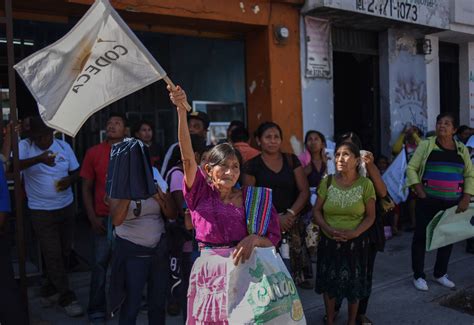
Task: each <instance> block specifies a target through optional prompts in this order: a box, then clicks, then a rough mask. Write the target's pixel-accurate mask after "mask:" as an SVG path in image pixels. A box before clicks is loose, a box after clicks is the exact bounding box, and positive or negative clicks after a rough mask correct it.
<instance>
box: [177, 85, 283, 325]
mask: <svg viewBox="0 0 474 325" xmlns="http://www.w3.org/2000/svg"><path fill="white" fill-rule="evenodd" d="M168 90H169V91H170V98H171V101H172V102H173V104H175V105H176V106H177V111H178V140H179V145H180V147H181V153H182V160H183V169H184V185H183V187H184V188H183V192H184V198H185V200H186V203H187V205H188V208H189V210H190V211H191V217H192V222H193V226H194V229H195V231H196V240H197V241H198V242H199V246H200V250H201V257H199V258H198V259H197V260H196V262H195V263H194V266H193V270H192V271H191V277H190V280H189V290H188V318H187V324H204V323H205V324H209V323H212V324H228V315H227V292H226V278H227V276H226V275H227V267H226V263H225V262H223V261H224V259H222V258H218V257H232V258H233V261H234V264H235V265H237V264H239V263H243V262H245V261H246V260H247V259H248V258H249V257H250V255H251V253H252V251H253V249H254V248H255V247H270V246H276V245H277V244H278V242H279V240H280V226H279V222H278V215H277V213H276V210H275V209H274V208H273V207H272V213H271V220H270V223H269V226H268V231H267V234H266V236H265V237H261V236H257V235H254V234H252V235H249V234H248V233H247V225H246V217H245V211H244V198H245V191H246V189H245V188H244V189H237V188H235V184H236V183H237V180H238V179H239V175H240V159H239V156H238V153H237V152H236V150H235V149H234V148H233V147H232V146H231V145H229V144H227V143H224V144H220V145H217V146H215V147H214V148H213V149H212V150H211V151H210V152H209V157H208V162H207V163H206V164H205V165H204V168H203V169H200V168H198V165H197V164H196V160H195V157H194V152H193V149H192V146H191V139H190V136H189V129H188V123H187V118H186V108H185V106H184V104H185V103H186V94H185V93H184V91H183V90H182V89H181V88H180V87H179V86H178V87H177V88H176V89H175V90H171V89H170V88H169V87H168Z"/></svg>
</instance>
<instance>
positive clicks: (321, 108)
mask: <svg viewBox="0 0 474 325" xmlns="http://www.w3.org/2000/svg"><path fill="white" fill-rule="evenodd" d="M300 30H301V33H300V44H301V46H300V49H301V55H300V57H301V89H302V94H301V96H302V103H303V108H302V111H303V131H304V133H305V134H306V132H307V131H308V130H318V131H320V132H322V133H323V134H324V135H325V136H326V137H327V138H328V139H333V134H334V87H333V79H332V78H331V79H320V78H306V77H305V67H306V46H305V44H306V41H305V39H306V35H305V32H304V20H303V18H301V19H300ZM330 52H332V49H331V50H330ZM331 61H332V58H331ZM331 65H332V62H331ZM331 69H332V67H331ZM303 136H304V134H303Z"/></svg>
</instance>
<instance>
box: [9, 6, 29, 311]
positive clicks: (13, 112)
mask: <svg viewBox="0 0 474 325" xmlns="http://www.w3.org/2000/svg"><path fill="white" fill-rule="evenodd" d="M5 16H6V27H7V28H6V32H7V57H8V87H9V97H10V119H11V121H13V126H12V130H11V131H12V133H13V134H12V137H11V138H12V149H13V174H14V180H15V211H16V219H15V220H16V227H15V228H16V246H17V249H18V259H19V262H18V267H19V272H20V288H21V297H22V301H23V306H24V308H26V313H27V317H28V292H27V285H28V284H27V279H26V269H25V255H26V252H25V233H24V225H23V194H22V191H21V179H20V160H19V156H18V135H17V134H16V132H14V130H15V128H16V126H17V125H18V110H17V106H16V105H17V103H16V81H15V71H14V70H13V64H14V61H15V59H14V56H15V53H14V48H13V46H14V45H13V14H12V1H11V0H5Z"/></svg>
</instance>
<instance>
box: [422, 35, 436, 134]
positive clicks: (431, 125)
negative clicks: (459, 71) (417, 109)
mask: <svg viewBox="0 0 474 325" xmlns="http://www.w3.org/2000/svg"><path fill="white" fill-rule="evenodd" d="M426 38H428V39H429V40H431V49H432V51H431V54H429V55H425V63H426V94H427V113H428V119H427V128H428V131H431V130H434V129H435V126H436V116H438V114H439V112H440V98H439V40H438V37H435V36H426Z"/></svg>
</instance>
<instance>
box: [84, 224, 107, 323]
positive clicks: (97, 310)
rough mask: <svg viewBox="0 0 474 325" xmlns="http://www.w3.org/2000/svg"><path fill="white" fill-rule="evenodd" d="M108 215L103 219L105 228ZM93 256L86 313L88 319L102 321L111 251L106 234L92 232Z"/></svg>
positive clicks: (104, 312)
mask: <svg viewBox="0 0 474 325" xmlns="http://www.w3.org/2000/svg"><path fill="white" fill-rule="evenodd" d="M108 219H109V217H106V218H104V219H103V221H102V222H103V224H104V227H105V229H107V224H108ZM92 245H93V250H94V252H93V256H94V261H93V262H94V265H93V266H92V270H91V284H90V291H89V307H88V308H87V313H88V315H89V320H90V321H95V320H98V321H102V320H105V318H106V311H107V302H106V299H105V285H106V282H107V267H108V265H109V262H110V257H111V253H112V248H111V243H110V241H109V240H108V238H107V234H103V235H97V234H96V233H93V241H92Z"/></svg>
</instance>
